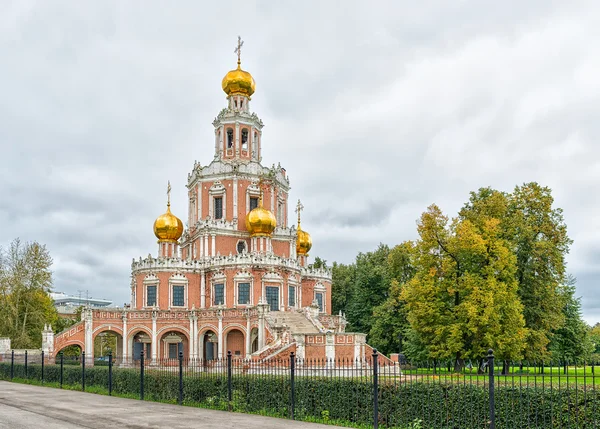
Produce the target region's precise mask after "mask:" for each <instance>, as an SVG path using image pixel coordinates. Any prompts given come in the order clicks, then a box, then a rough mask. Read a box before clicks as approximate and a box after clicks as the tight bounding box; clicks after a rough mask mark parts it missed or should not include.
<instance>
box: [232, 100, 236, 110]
mask: <svg viewBox="0 0 600 429" xmlns="http://www.w3.org/2000/svg"><path fill="white" fill-rule="evenodd" d="M233 105H234V106H235V108H236V109H237V99H236V100H233Z"/></svg>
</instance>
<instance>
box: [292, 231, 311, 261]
mask: <svg viewBox="0 0 600 429" xmlns="http://www.w3.org/2000/svg"><path fill="white" fill-rule="evenodd" d="M311 247H312V238H310V234H309V233H308V232H306V231H303V230H302V229H301V228H300V225H298V232H297V234H296V253H297V254H298V255H308V251H309V250H310V248H311Z"/></svg>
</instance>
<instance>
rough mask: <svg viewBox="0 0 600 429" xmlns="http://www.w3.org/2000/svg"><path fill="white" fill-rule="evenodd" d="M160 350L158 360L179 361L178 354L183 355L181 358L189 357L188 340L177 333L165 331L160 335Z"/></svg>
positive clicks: (183, 335) (180, 333)
mask: <svg viewBox="0 0 600 429" xmlns="http://www.w3.org/2000/svg"><path fill="white" fill-rule="evenodd" d="M159 344H160V350H159V351H158V356H159V359H174V360H177V359H179V353H180V352H181V353H183V357H184V358H187V357H188V355H189V346H188V340H187V337H186V335H185V334H183V333H182V332H179V331H175V330H172V331H167V332H165V333H164V334H162V335H161V337H160V340H159Z"/></svg>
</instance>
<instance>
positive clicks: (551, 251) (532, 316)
mask: <svg viewBox="0 0 600 429" xmlns="http://www.w3.org/2000/svg"><path fill="white" fill-rule="evenodd" d="M553 204H554V198H553V197H552V191H551V190H550V188H547V187H542V186H540V185H539V184H537V183H526V184H523V185H522V186H517V187H515V189H514V191H513V192H512V193H511V194H507V193H503V192H499V191H496V190H493V189H491V188H482V189H480V190H479V191H478V192H472V193H471V197H470V199H469V202H468V203H467V204H465V206H464V207H463V208H462V210H461V211H460V218H461V219H464V220H469V221H471V222H472V223H474V224H475V225H479V226H481V225H482V224H484V223H485V222H487V221H488V220H489V219H497V220H498V221H499V222H500V237H501V238H502V239H504V240H506V241H507V242H508V243H509V248H510V250H511V251H512V252H513V253H514V255H515V256H516V272H515V278H516V280H517V282H518V295H519V299H520V300H521V303H522V304H523V316H524V318H525V324H526V327H527V329H528V336H527V347H526V349H525V356H526V357H527V358H530V359H535V358H540V357H543V356H545V355H546V354H547V346H548V343H549V341H550V337H551V333H552V331H553V330H556V329H558V328H559V327H560V326H561V325H562V323H563V321H564V316H563V313H562V311H561V310H562V309H563V308H564V304H565V299H567V297H566V296H565V295H564V294H563V293H562V291H563V288H562V287H563V285H565V284H566V281H567V277H566V276H567V274H566V261H565V258H566V255H567V253H568V252H569V247H570V245H571V243H572V240H571V239H570V238H569V237H568V235H567V227H566V224H565V222H564V219H563V215H562V210H561V209H560V208H555V207H553Z"/></svg>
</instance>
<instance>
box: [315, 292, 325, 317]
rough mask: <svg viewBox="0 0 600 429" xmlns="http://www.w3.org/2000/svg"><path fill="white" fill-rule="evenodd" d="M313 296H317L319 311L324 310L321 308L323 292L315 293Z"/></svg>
mask: <svg viewBox="0 0 600 429" xmlns="http://www.w3.org/2000/svg"><path fill="white" fill-rule="evenodd" d="M315 297H316V298H317V303H318V304H319V311H320V312H321V313H323V312H324V311H325V310H324V309H323V294H322V293H317V294H316V296H315Z"/></svg>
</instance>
